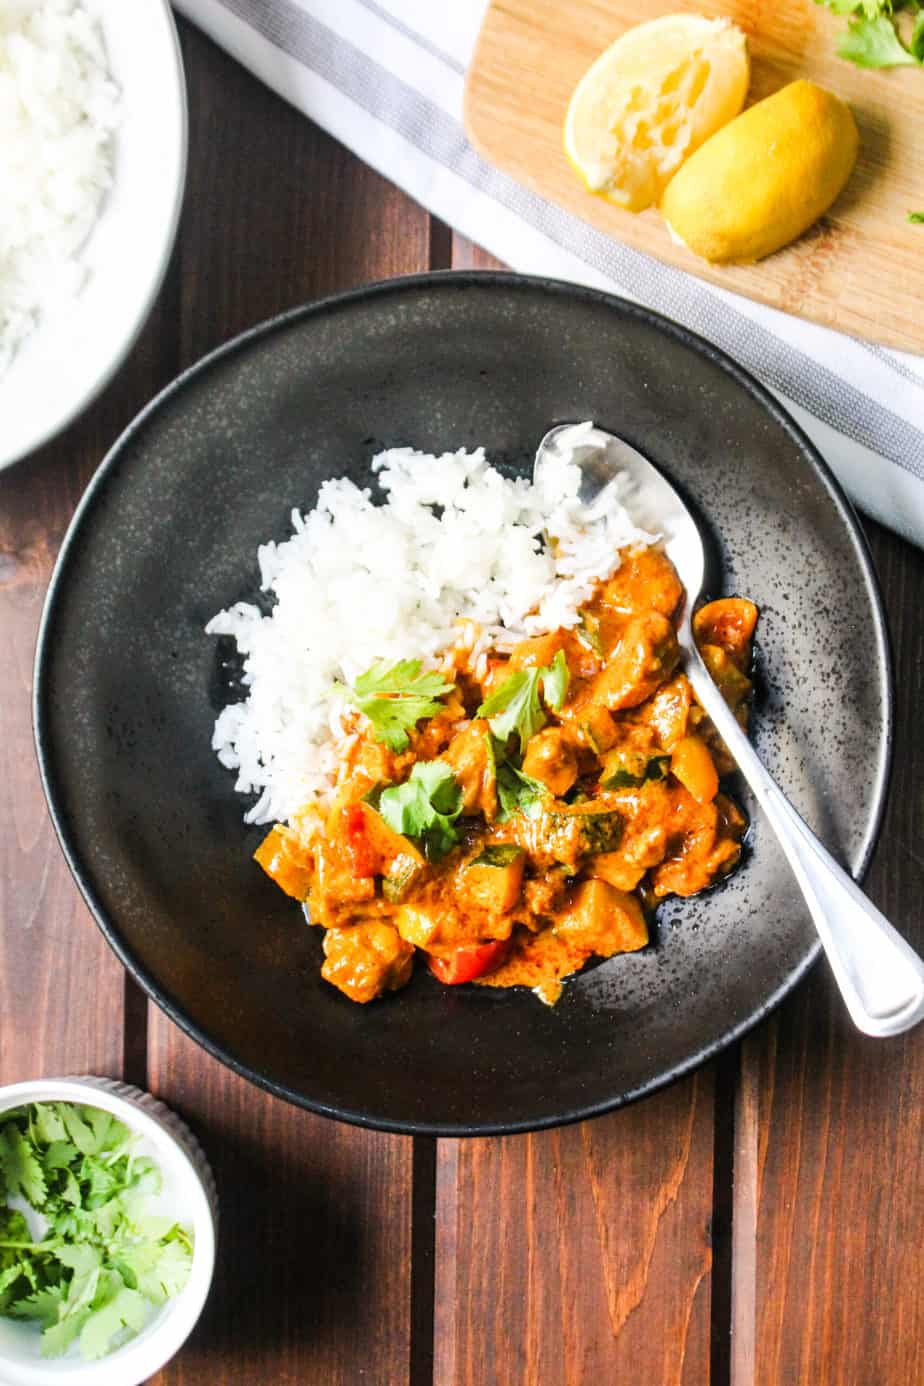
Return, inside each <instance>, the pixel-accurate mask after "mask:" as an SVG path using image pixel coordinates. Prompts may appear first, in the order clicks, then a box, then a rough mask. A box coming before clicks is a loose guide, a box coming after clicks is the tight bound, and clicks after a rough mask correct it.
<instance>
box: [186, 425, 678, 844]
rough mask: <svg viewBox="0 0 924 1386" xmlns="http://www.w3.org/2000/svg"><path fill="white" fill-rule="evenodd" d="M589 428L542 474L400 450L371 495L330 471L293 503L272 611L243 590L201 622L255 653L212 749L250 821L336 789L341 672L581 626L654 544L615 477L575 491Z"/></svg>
mask: <svg viewBox="0 0 924 1386" xmlns="http://www.w3.org/2000/svg"><path fill="white" fill-rule="evenodd" d="M591 427H592V425H591V424H589V423H588V424H580V425H577V426H576V427H575V428H574V429H571V430H570V431H569V434H568V435H567V436H565V437H564V438H563V440H562V442H563V443H564V445H565V446H564V452H565V456H564V457H563V459H562V460H561V461H560V462H558V463H556V464H555V465H554V466H550V467H549V469H548V470H547V471H545V470H544V472H543V477H542V484H541V486H534V485H533V484H532V483H531V482H529V481H527V480H525V479H523V478H518V479H516V480H510V479H508V478H506V477H504V476H502V475H501V473H500V472H499V471H497V470H495V468H493V467H492V466H491V465H490V464H489V462H488V460H487V458H486V456H485V452H484V449H483V448H478V449H476V450H475V451H474V452H466V451H464V450H462V451H459V452H455V453H445V454H443V455H442V456H441V457H435V456H433V455H431V454H428V453H422V452H415V451H414V450H413V449H411V448H392V449H389V450H388V451H386V452H382V453H380V454H379V455H378V456H377V457H376V458H375V459H374V460H373V462H372V472H373V479H374V480H375V481H376V482H377V488H376V489H377V494H376V495H375V496H374V495H373V488H372V487H369V488H366V489H362V490H361V489H360V488H359V487H357V486H355V485H354V484H353V482H351V481H348V480H346V479H338V480H334V481H327V482H325V483H324V485H323V486H322V487H321V489H320V492H319V494H318V500H317V504H316V505H315V507H314V509H313V510H311V511H309V512H308V513H306V514H302V513H301V512H299V511H298V510H293V512H292V528H293V534H292V537H291V538H290V539H288V540H286V541H285V542H283V543H275V542H272V541H270V542H268V543H266V544H264V545H262V546H261V547H260V549H259V550H258V554H257V558H258V562H259V567H260V583H261V587H262V589H263V590H264V591H266V592H269V593H271V594H272V595H273V596H274V597H275V605H274V607H273V609H272V611H271V612H270V614H269V615H267V616H264V615H263V613H262V612H261V611H260V609H259V608H258V607H256V606H254V605H252V604H250V603H247V602H238V603H236V604H235V605H233V606H230V607H228V608H227V609H226V610H224V611H221V612H219V613H218V615H217V616H215V617H214V618H213V619H212V620H211V621H210V622H209V624H208V626H207V627H206V630H207V632H208V633H209V634H210V635H225V636H231V637H233V639H234V640H235V641H236V643H237V648H238V650H239V652H240V653H241V654H242V655H243V657H244V682H245V684H246V686H247V688H248V697H247V699H246V701H244V702H240V703H235V704H232V705H231V706H229V707H226V708H225V709H224V710H223V711H222V712H221V714H220V715H219V717H218V720H217V722H216V724H215V731H214V735H213V739H212V746H213V748H214V749H215V751H216V752H217V754H218V757H219V759H220V761H221V763H222V765H224V766H226V767H227V768H229V769H233V770H235V771H237V782H236V788H237V790H238V791H239V792H240V793H242V794H252V793H256V794H257V795H258V796H259V797H258V799H257V802H256V803H255V804H254V805H253V807H252V808H251V809H250V810H249V811H248V812H247V813H246V814H245V819H246V821H247V822H251V823H268V822H273V821H285V820H287V819H288V818H289V817H290V816H291V815H292V814H294V813H296V812H297V811H298V810H299V809H301V808H302V807H303V806H304V805H305V804H306V803H307V802H308V801H309V800H311V799H313V798H315V797H317V796H319V795H320V796H322V797H323V796H324V794H325V792H326V791H327V790H328V789H329V788H330V787H331V786H332V784H333V779H334V775H335V771H336V763H337V753H338V747H342V744H343V726H342V722H341V717H342V714H343V713H344V711H345V704H344V703H343V701H342V700H341V699H339V698H337V697H336V696H334V695H333V694H332V688H333V685H334V684H335V683H336V682H337V681H343V682H345V683H352V682H353V681H354V680H355V678H356V677H357V676H358V675H359V674H362V673H364V672H365V670H367V669H368V668H369V667H370V665H372V664H373V663H374V662H375V661H376V660H380V659H385V660H389V661H391V660H397V659H406V658H419V659H422V660H423V661H424V663H425V664H426V665H429V666H433V667H437V666H439V665H440V663H441V660H442V659H443V658H444V656H445V655H446V653H447V651H449V650H450V649H452V648H453V647H455V648H457V649H458V648H459V646H460V645H461V646H464V647H466V648H470V650H471V654H470V659H471V662H472V667H474V665H475V662H476V661H477V660H478V659H479V658H480V657H481V656H482V655H483V653H484V651H486V650H487V649H489V648H491V647H494V648H498V649H509V648H510V647H512V646H513V645H514V644H516V643H517V642H518V641H519V640H522V639H525V638H526V637H528V636H531V635H539V634H542V633H544V632H546V631H550V630H555V629H558V628H559V627H566V628H570V627H573V626H574V625H576V624H577V622H578V620H579V613H580V608H581V606H582V605H583V604H584V603H585V602H586V601H587V600H588V599H589V598H590V596H591V594H592V592H593V590H594V588H595V586H596V585H597V583H598V582H599V581H600V580H601V579H603V578H606V577H608V576H609V575H610V574H611V573H612V572H613V571H614V570H615V568H616V567H617V565H618V562H619V552H618V551H619V549H620V548H625V547H627V546H629V545H632V544H648V543H651V542H653V540H654V538H655V536H653V535H650V534H648V533H646V532H644V531H642V530H640V529H638V528H637V527H636V526H635V525H634V524H633V522H632V520H631V518H630V516H629V514H628V511H627V510H626V507H625V503H624V501H625V497H624V495H623V493H622V485H623V483H622V481H621V479H620V478H616V480H614V481H613V482H611V483H610V484H609V485H608V486H607V487H606V488H605V489H604V490H603V491H602V492H601V493H600V495H599V496H598V497H597V499H596V500H595V501H594V503H593V505H592V506H590V507H586V506H584V505H583V504H581V503H580V502H579V501H578V498H577V497H578V487H579V483H580V471H579V469H578V467H577V466H576V465H575V463H574V461H573V451H574V449H579V448H580V447H581V444H582V439H583V438H584V437H585V436H586V434H587V433H588V432H589V431H590V429H591ZM559 446H560V447H561V446H562V443H560V444H559ZM569 446H570V449H571V452H570V453H569ZM377 502H378V503H377ZM546 533H548V534H551V535H554V536H555V543H554V544H548V543H546V542H545V540H544V537H543V536H544V535H545V534H546Z"/></svg>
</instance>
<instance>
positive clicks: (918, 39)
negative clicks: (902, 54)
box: [908, 10, 924, 63]
mask: <svg viewBox="0 0 924 1386" xmlns="http://www.w3.org/2000/svg"><path fill="white" fill-rule="evenodd" d="M908 46H909V48H910V49H911V53H912V56H913V57H915V58H917V60H918V62H919V63H924V10H922V11H921V13H920V14H919V15H918V17H917V19H916V20H915V21H914V28H913V29H912V31H911V42H910V44H909V45H908Z"/></svg>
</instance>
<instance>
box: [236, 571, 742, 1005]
mask: <svg viewBox="0 0 924 1386" xmlns="http://www.w3.org/2000/svg"><path fill="white" fill-rule="evenodd" d="M682 597H683V588H682V586H681V584H680V581H679V579H678V577H677V574H676V572H675V570H674V567H673V565H672V564H671V563H670V561H669V559H668V558H667V557H666V556H665V555H664V554H663V553H662V552H661V551H660V550H659V549H657V548H635V549H630V550H627V551H624V552H623V553H622V555H621V564H620V566H619V568H618V569H617V571H616V572H615V574H614V575H613V576H612V577H611V578H609V579H608V580H606V581H604V582H602V583H600V584H599V585H598V587H597V588H596V591H595V593H594V596H593V600H592V601H591V602H590V603H588V604H587V605H586V606H585V608H584V609H583V611H582V613H581V619H580V624H579V625H578V626H577V627H576V628H575V629H574V630H557V631H554V632H552V633H550V634H547V635H541V636H538V637H536V638H532V639H528V640H524V641H522V642H521V643H520V644H518V645H516V646H514V647H513V649H512V650H510V651H509V652H506V653H502V652H500V651H498V650H488V651H484V650H482V651H481V652H480V654H479V655H478V657H477V658H476V657H475V649H476V646H475V645H474V643H473V638H472V633H471V632H468V638H467V639H463V640H461V641H460V644H459V646H458V648H456V649H455V650H453V651H452V652H451V653H450V655H449V656H447V659H446V661H445V662H444V665H443V667H442V669H441V671H440V672H439V673H435V672H428V673H423V672H421V665H420V661H416V660H410V659H409V660H406V661H402V662H401V663H400V664H396V665H393V666H391V667H389V668H385V667H384V666H376V668H374V669H372V670H370V671H369V673H368V674H367V675H364V676H363V679H358V680H357V681H356V685H355V688H354V689H353V690H344V691H345V692H347V693H349V694H350V697H351V700H352V702H353V704H354V708H353V710H352V711H351V712H350V714H349V720H348V725H347V727H346V731H347V735H346V736H345V738H344V741H343V750H342V755H341V758H340V762H339V771H338V777H337V785H336V789H335V791H334V795H333V798H332V800H331V801H329V802H328V803H327V804H325V805H324V807H323V808H322V807H321V805H320V804H312V805H308V806H307V807H306V808H305V809H304V811H303V812H302V813H300V814H298V815H296V816H295V817H294V818H293V819H291V820H290V822H289V823H288V824H276V825H275V826H274V827H273V828H271V829H270V831H269V833H268V835H267V836H266V838H265V839H264V841H263V843H262V844H261V845H260V847H259V848H258V850H257V852H256V859H257V861H258V862H259V863H260V865H261V866H262V867H263V869H264V870H265V871H266V872H267V873H268V874H269V875H270V876H271V877H272V879H273V880H274V881H275V882H276V883H277V884H278V885H279V886H281V888H282V889H283V890H284V891H286V892H287V893H288V894H289V895H291V896H294V897H295V898H296V899H298V900H301V901H304V902H305V903H306V904H307V907H308V911H309V914H310V918H311V921H312V923H313V924H316V925H319V926H321V927H322V928H324V929H325V931H326V932H325V935H324V942H323V947H324V954H325V962H324V965H323V968H322V976H323V977H324V978H325V979H326V980H327V981H328V982H330V983H332V984H333V985H334V986H335V987H338V988H339V989H340V990H341V991H342V992H343V993H344V994H345V995H346V996H348V997H350V998H351V999H352V1000H354V1001H360V1002H366V1001H371V1000H373V999H374V998H375V997H377V996H380V995H382V993H384V992H387V991H395V990H397V989H398V988H400V987H403V986H404V985H405V983H406V982H407V981H408V980H409V979H410V976H411V972H412V968H413V963H414V954H415V951H416V950H418V949H419V950H420V951H421V952H422V953H424V954H425V956H426V961H427V965H428V967H429V968H430V970H431V972H432V973H433V974H434V975H435V976H436V977H437V978H438V979H439V980H440V981H442V982H445V983H447V984H450V985H452V984H455V983H461V982H477V983H479V984H480V985H484V986H494V987H510V986H527V987H531V988H533V989H535V991H536V992H537V994H538V995H539V996H540V997H541V998H542V999H543V1000H545V1001H547V1002H549V1003H552V1002H554V1001H555V1000H556V999H557V997H558V995H559V993H560V990H561V982H562V979H563V978H564V977H567V976H569V975H570V974H571V973H574V972H576V971H578V970H579V969H580V968H581V967H582V966H583V965H584V964H585V963H586V962H587V961H588V959H589V958H591V957H593V956H598V957H603V958H607V957H611V956H612V955H613V954H616V953H624V952H632V951H634V950H636V949H639V948H643V947H644V946H645V945H646V944H647V943H648V920H649V918H650V915H651V913H652V911H653V909H654V907H655V905H656V904H657V902H658V901H659V900H660V899H662V898H663V897H664V896H666V895H672V894H673V895H683V896H688V895H694V894H696V892H698V891H701V890H703V889H705V888H706V887H707V886H710V885H712V884H713V883H714V882H716V881H717V880H719V879H720V878H721V877H723V876H725V875H727V873H728V872H729V871H731V870H732V869H733V867H734V866H735V864H736V863H737V861H738V859H739V856H740V853H741V840H742V836H743V834H744V831H745V826H746V824H745V820H744V817H743V815H742V813H741V811H740V809H739V808H738V807H737V805H736V804H735V803H734V802H733V801H732V800H731V799H730V798H729V797H728V795H727V794H725V793H723V792H722V791H721V789H720V782H721V780H722V777H723V776H725V775H727V774H728V773H729V772H731V771H732V770H733V769H734V765H733V762H732V761H731V759H730V757H729V755H728V752H727V750H726V749H725V747H724V745H723V744H722V742H721V741H720V740H719V738H718V737H717V735H716V733H715V731H714V729H713V727H712V725H711V723H710V722H709V720H708V719H707V717H706V715H705V713H704V712H703V711H702V709H701V708H700V707H699V706H698V705H697V703H696V701H695V699H694V697H693V693H692V689H691V687H690V683H689V681H688V679H687V677H686V675H685V674H684V673H682V672H680V671H679V669H678V664H679V651H678V646H677V639H676V633H675V625H674V622H675V620H676V618H677V613H678V609H679V608H680V607H681V605H682ZM756 621H757V608H756V607H755V606H754V605H753V603H752V602H750V601H746V600H744V599H741V598H726V599H723V600H721V601H715V602H711V603H709V604H708V605H706V606H704V607H702V608H701V609H700V610H699V611H698V612H697V613H696V615H695V617H694V622H693V625H694V633H695V636H696V640H697V643H698V645H699V648H700V651H701V653H702V655H703V658H704V660H705V662H706V664H707V666H708V668H709V670H710V672H711V673H712V676H713V678H714V679H715V680H716V682H717V683H718V685H719V687H720V689H721V690H722V693H723V694H724V696H725V698H726V700H727V702H728V703H729V704H730V705H731V706H732V707H733V708H734V710H735V712H736V714H737V716H738V719H739V721H740V722H741V723H742V725H744V724H746V721H747V708H748V701H749V695H750V692H751V680H750V678H749V668H750V662H751V640H752V636H753V633H754V627H755V624H756Z"/></svg>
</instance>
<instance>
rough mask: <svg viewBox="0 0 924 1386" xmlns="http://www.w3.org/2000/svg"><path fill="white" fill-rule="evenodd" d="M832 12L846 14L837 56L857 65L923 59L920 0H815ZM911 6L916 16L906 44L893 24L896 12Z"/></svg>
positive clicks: (923, 19)
mask: <svg viewBox="0 0 924 1386" xmlns="http://www.w3.org/2000/svg"><path fill="white" fill-rule="evenodd" d="M815 3H816V5H825V6H826V7H827V8H828V9H829V10H833V11H834V13H835V14H842V15H847V16H848V23H847V29H846V30H845V32H844V33H843V34H842V35H841V37H840V40H839V42H838V45H837V52H838V56H839V57H841V58H846V59H847V61H848V62H851V63H856V65H857V67H903V66H908V65H911V66H914V65H915V64H922V63H924V13H922V12H921V5H920V3H919V0H815ZM897 10H911V11H912V12H913V13H914V14H915V15H917V18H916V20H915V25H914V30H913V32H912V35H911V40H910V43H909V45H908V46H907V47H906V46H905V44H904V43H903V42H902V40H901V37H900V35H899V32H898V29H897V28H896V26H895V17H894V16H895V12H896V11H897Z"/></svg>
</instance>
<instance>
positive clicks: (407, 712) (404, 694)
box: [334, 659, 454, 751]
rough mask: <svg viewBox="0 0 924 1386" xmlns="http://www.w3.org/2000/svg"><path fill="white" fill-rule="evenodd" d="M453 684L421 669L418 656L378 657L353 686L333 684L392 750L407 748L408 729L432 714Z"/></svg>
mask: <svg viewBox="0 0 924 1386" xmlns="http://www.w3.org/2000/svg"><path fill="white" fill-rule="evenodd" d="M453 687H454V685H453V684H451V683H447V682H446V680H445V679H444V678H443V675H442V674H440V673H434V672H432V671H431V672H430V673H426V674H425V673H422V672H421V662H420V660H419V659H399V660H397V661H396V662H395V663H394V664H389V663H388V662H387V661H386V660H384V659H380V660H378V661H377V663H375V664H373V666H372V668H371V669H367V670H366V672H365V673H364V674H361V675H360V677H359V678H358V679H357V680H356V683H355V684H354V686H353V687H352V688H350V687H349V686H348V685H347V684H344V683H336V684H334V688H335V690H336V691H337V692H338V693H342V694H343V695H344V696H345V697H346V698H348V699H349V701H350V702H351V703H353V704H354V706H355V707H358V708H359V710H360V712H363V713H365V715H366V716H367V717H368V718H369V721H370V722H371V723H372V725H373V727H374V728H375V733H376V740H377V741H381V742H383V743H384V744H385V745H386V746H388V748H389V749H390V750H392V751H406V750H407V748H408V746H409V745H410V738H409V736H408V731H409V730H410V729H411V727H414V726H416V725H417V723H418V722H420V721H421V720H422V719H423V718H425V717H435V716H436V714H437V713H438V712H439V711H440V709H441V707H442V704H441V703H440V702H439V701H438V700H439V699H440V698H443V697H445V695H446V694H447V693H450V692H451V691H452V689H453Z"/></svg>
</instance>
